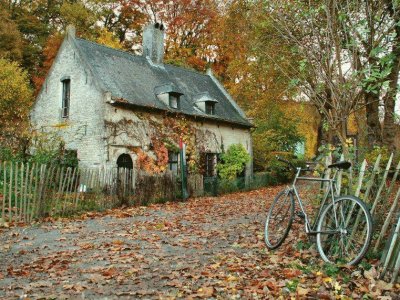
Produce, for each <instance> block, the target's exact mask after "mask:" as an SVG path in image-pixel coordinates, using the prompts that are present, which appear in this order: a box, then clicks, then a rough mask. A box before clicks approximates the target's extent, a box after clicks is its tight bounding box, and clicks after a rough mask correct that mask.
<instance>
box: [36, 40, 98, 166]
mask: <svg viewBox="0 0 400 300" xmlns="http://www.w3.org/2000/svg"><path fill="white" fill-rule="evenodd" d="M71 43H73V40H72V39H70V38H67V39H65V40H64V42H63V44H62V46H61V48H60V51H59V53H58V55H57V57H56V59H55V61H54V63H53V66H52V68H51V69H50V72H49V74H48V76H47V78H46V81H45V82H44V84H43V87H42V89H41V91H40V93H39V95H38V97H37V99H36V103H35V104H34V106H33V109H32V112H31V121H32V124H33V126H34V127H35V128H37V129H38V130H40V131H43V132H50V131H52V132H57V134H58V135H59V136H60V137H61V138H62V139H63V140H64V141H65V142H66V145H65V147H66V148H67V149H71V150H78V159H79V160H80V162H81V166H83V167H94V166H98V165H100V164H101V162H102V161H104V141H103V132H104V121H103V120H104V105H103V95H102V93H101V92H100V90H99V89H98V88H97V87H96V84H95V81H94V79H93V77H92V76H91V74H90V72H89V71H88V69H87V68H85V67H84V63H83V61H82V60H81V58H80V56H79V53H77V52H76V50H75V48H74V47H73V46H72V45H71ZM65 77H69V78H70V80H71V93H70V110H69V117H68V118H61V107H62V82H61V80H62V78H65Z"/></svg>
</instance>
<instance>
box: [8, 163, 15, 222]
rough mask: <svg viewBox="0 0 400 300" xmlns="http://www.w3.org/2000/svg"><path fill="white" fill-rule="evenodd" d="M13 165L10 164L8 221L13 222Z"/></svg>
mask: <svg viewBox="0 0 400 300" xmlns="http://www.w3.org/2000/svg"><path fill="white" fill-rule="evenodd" d="M13 179H14V177H13V163H12V162H10V184H9V187H8V221H9V222H11V221H12V183H13Z"/></svg>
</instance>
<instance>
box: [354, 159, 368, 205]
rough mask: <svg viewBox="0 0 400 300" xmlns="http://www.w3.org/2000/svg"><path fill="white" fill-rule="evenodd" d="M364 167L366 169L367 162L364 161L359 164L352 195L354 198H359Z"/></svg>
mask: <svg viewBox="0 0 400 300" xmlns="http://www.w3.org/2000/svg"><path fill="white" fill-rule="evenodd" d="M366 167H367V161H366V160H365V159H364V161H363V162H362V164H361V168H360V173H359V175H358V182H357V188H356V192H355V193H354V196H356V197H360V193H361V187H362V183H363V179H364V175H365V168H366Z"/></svg>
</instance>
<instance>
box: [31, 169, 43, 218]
mask: <svg viewBox="0 0 400 300" xmlns="http://www.w3.org/2000/svg"><path fill="white" fill-rule="evenodd" d="M41 173H42V166H40V171H39V164H38V165H36V170H35V189H34V192H33V198H32V212H31V220H32V219H33V217H34V216H36V213H37V205H38V204H37V203H38V201H37V196H38V188H39V187H38V184H39V176H40V175H39V174H41Z"/></svg>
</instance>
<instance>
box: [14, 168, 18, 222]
mask: <svg viewBox="0 0 400 300" xmlns="http://www.w3.org/2000/svg"><path fill="white" fill-rule="evenodd" d="M14 169H15V172H14V207H13V208H14V209H15V221H18V169H19V166H18V162H16V163H15V168H14Z"/></svg>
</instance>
